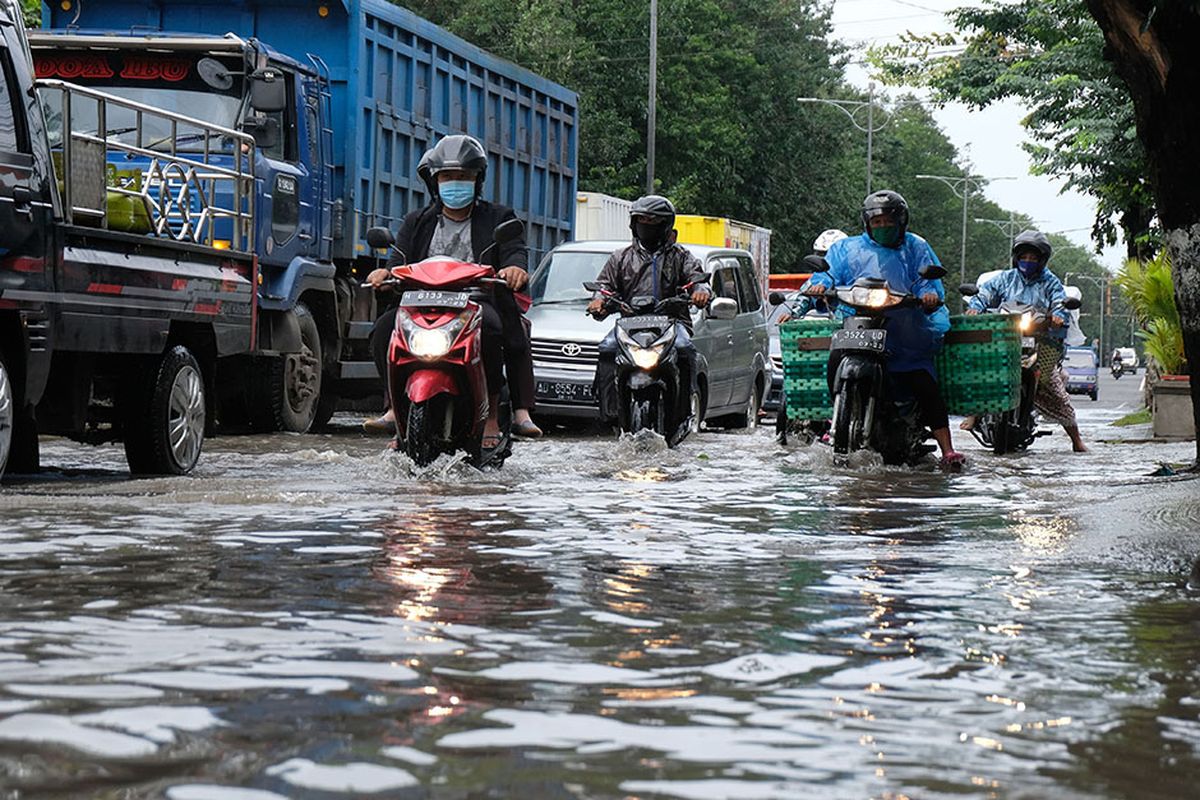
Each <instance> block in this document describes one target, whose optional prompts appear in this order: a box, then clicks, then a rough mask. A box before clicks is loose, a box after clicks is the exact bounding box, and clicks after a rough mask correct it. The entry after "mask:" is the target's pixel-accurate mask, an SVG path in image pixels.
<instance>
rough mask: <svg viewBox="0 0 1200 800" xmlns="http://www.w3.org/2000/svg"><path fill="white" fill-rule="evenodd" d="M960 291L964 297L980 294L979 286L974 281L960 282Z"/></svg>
mask: <svg viewBox="0 0 1200 800" xmlns="http://www.w3.org/2000/svg"><path fill="white" fill-rule="evenodd" d="M958 293H959V294H961V295H962V296H963V297H974V296H975V295H977V294H979V287H978V286H976V285H975V284H973V283H960V284H959V285H958Z"/></svg>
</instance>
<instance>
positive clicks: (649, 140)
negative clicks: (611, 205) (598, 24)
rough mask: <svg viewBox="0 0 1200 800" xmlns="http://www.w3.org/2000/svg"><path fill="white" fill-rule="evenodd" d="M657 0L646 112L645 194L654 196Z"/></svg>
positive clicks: (652, 14) (652, 22) (652, 12)
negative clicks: (648, 98)
mask: <svg viewBox="0 0 1200 800" xmlns="http://www.w3.org/2000/svg"><path fill="white" fill-rule="evenodd" d="M657 117H658V0H650V100H649V108H648V109H647V111H646V194H654V138H655V128H656V127H657V124H658V119H657Z"/></svg>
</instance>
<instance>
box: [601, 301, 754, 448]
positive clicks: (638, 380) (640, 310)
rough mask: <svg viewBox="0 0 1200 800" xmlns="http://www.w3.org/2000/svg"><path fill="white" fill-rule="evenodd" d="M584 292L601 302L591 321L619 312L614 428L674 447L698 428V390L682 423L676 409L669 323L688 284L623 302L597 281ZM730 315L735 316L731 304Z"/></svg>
mask: <svg viewBox="0 0 1200 800" xmlns="http://www.w3.org/2000/svg"><path fill="white" fill-rule="evenodd" d="M584 288H585V289H587V290H589V291H592V292H599V293H600V294H601V295H602V296H603V298H604V307H603V309H602V310H601V311H600V312H599V313H596V314H592V316H593V317H594V318H595V319H604V318H606V317H608V316H609V315H610V314H613V313H620V314H621V318H620V319H618V320H617V324H616V336H617V345H618V349H617V362H616V377H615V380H616V389H617V424H618V426H619V427H620V429H621V430H622V431H624V432H626V433H637V432H638V431H642V430H649V431H653V432H654V433H657V434H658V435H660V436H662V437H663V438H664V439H665V440H666V441H667V445H668V446H669V447H674V446H675V445H677V444H679V443H680V442H681V441H683V440H684V439H685V438H686V437H687V435H688V434H689V433H692V432H694V431H696V430H698V429H699V427H700V420H701V415H702V413H703V409H702V407H701V398H700V393H699V391H692V392H691V397H690V398H689V401H690V402H689V403H688V406H687V414H686V415H685V416H684V417H683V419H680V418H679V417H680V413H679V412H678V411H677V410H676V409H678V408H679V407H680V406H679V396H680V392H681V391H683V390H684V389H683V387H681V385H680V383H681V382H680V371H679V357H678V353H677V351H676V348H675V322H676V318H677V316H678V315H679V314H680V312H682V311H685V310H686V309H687V308H688V307H689V306H690V304H691V297H690V290H691V288H692V285H691V284H688V285H687V286H685V287H683V289H684V292H685V293H684V294H680V295H677V296H675V297H668V298H665V299H663V300H655V299H654V298H653V297H634V298H633V299H632V301H631V302H628V303H626V302H624V301H623V300H621V299H620V298H618V297H616V296H615V295H614V294H613V293H612V292H610V291H608V290H606V289H604V288H602V287H601V286H600V285H599V284H597V283H594V282H591V281H589V282H587V283H585V284H584ZM713 303H714V307H713V308H711V309H710V311H709V313H710V314H712V315H714V316H717V317H721V316H722V309H721V307H720V299H717V300H714V301H713ZM733 311H734V313H735V314H736V313H737V310H736V306H735V307H734V309H733Z"/></svg>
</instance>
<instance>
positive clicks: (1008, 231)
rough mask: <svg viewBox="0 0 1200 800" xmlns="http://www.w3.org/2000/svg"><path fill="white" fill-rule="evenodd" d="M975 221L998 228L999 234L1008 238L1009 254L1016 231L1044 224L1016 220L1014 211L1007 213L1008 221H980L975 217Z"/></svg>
mask: <svg viewBox="0 0 1200 800" xmlns="http://www.w3.org/2000/svg"><path fill="white" fill-rule="evenodd" d="M975 221H976V222H986V223H988V224H991V225H994V226H995V227H997V228H999V229H1000V232H1001V233H1003V234H1004V235H1005V236H1007V237H1008V250H1009V252H1010V253H1011V252H1012V249H1013V243H1014V242H1015V241H1016V239H1017V231H1018V230H1020V229H1022V228H1025V227H1028V226H1030V225H1036V224H1037V223H1039V222H1044V221H1045V220H1040V219H1031V220H1025V219H1017V214H1016V212H1015V211H1009V212H1008V219H981V218H979V217H975Z"/></svg>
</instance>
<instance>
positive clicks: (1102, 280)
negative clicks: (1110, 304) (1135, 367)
mask: <svg viewBox="0 0 1200 800" xmlns="http://www.w3.org/2000/svg"><path fill="white" fill-rule="evenodd" d="M1072 275H1074V276H1075V279H1076V280H1083V281H1090V282H1091V283H1092V285H1094V286H1096V287H1097V288H1098V289H1099V290H1100V343H1099V344H1098V345H1097V347H1098V348H1099V350H1100V352H1099V353H1098V355H1099V356H1100V366H1104V320H1105V319H1106V317H1107V315H1106V314H1105V306H1106V305H1107V302H1106V300H1107V298H1108V292H1109V282H1110V281H1111V280H1112V278H1111V277H1110V276H1108V275H1104V276H1101V277H1099V278H1097V277H1096V276H1095V275H1083V274H1081V273H1078V272H1068V273H1066V274H1065V275H1063V283H1064V284H1069V283H1070V282H1071V276H1072Z"/></svg>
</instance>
